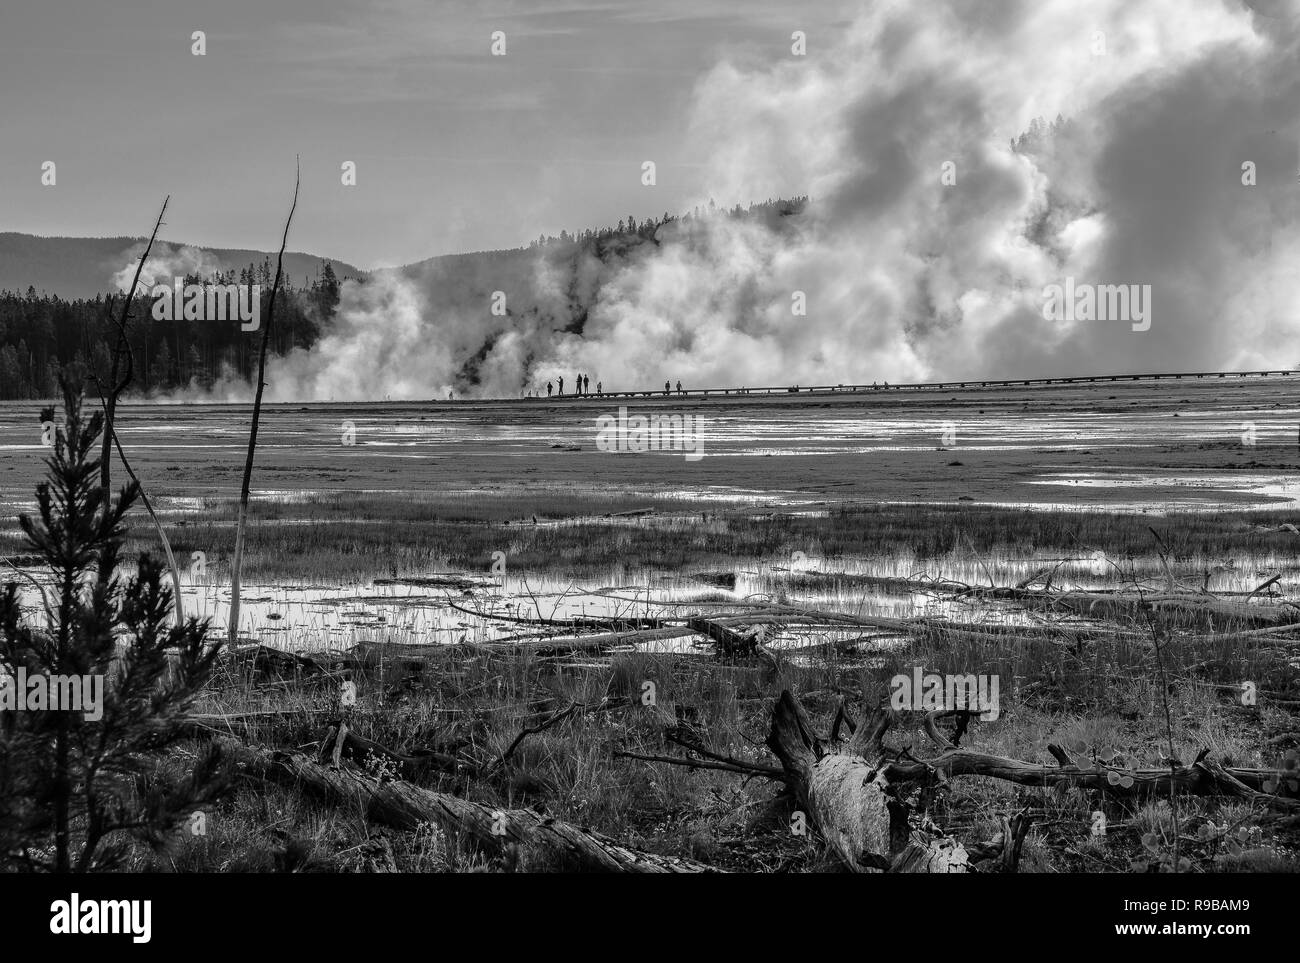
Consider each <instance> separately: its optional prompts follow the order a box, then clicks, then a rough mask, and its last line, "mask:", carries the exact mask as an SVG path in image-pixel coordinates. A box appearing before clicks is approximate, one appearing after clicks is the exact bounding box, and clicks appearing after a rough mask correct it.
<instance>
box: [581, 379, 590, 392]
mask: <svg viewBox="0 0 1300 963" xmlns="http://www.w3.org/2000/svg"><path fill="white" fill-rule="evenodd" d="M582 393H583V394H584V395H589V394H591V375H583V376H582Z"/></svg>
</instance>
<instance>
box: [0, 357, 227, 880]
mask: <svg viewBox="0 0 1300 963" xmlns="http://www.w3.org/2000/svg"><path fill="white" fill-rule="evenodd" d="M77 374H78V373H77V372H73V373H72V374H71V375H68V374H65V376H64V377H63V378H62V384H61V387H62V390H63V423H62V425H61V426H60V431H58V432H56V433H54V437H53V438H52V441H53V442H54V447H53V454H52V455H51V456H50V457H49V458H48V459H47V460H46V465H47V473H46V477H47V479H48V480H47V481H44V482H42V483H40V484H39V485H38V486H37V488H36V505H37V512H36V516H35V517H32V516H29V515H20V516H19V526H20V527H21V528H22V530H23V533H24V535H25V536H26V541H27V545H28V548H29V550H30V551H31V552H32V553H34V554H36V555H38V556H40V557H41V558H42V559H43V560H44V568H45V572H44V575H45V578H44V579H43V580H41V584H40V587H41V589H42V591H41V596H40V599H39V608H40V610H41V613H42V615H40V616H37V617H36V618H30V617H29V613H27V612H25V611H24V608H23V606H22V605H20V596H19V584H18V583H17V582H10V583H9V584H7V585H5V586H4V587H3V589H2V590H0V667H2V668H3V670H4V671H3V673H0V684H2V685H3V686H6V687H9V690H10V691H9V692H8V693H0V694H2V695H3V696H5V697H4V698H0V871H4V869H6V868H16V869H19V870H26V871H53V872H89V871H95V870H103V869H111V868H114V867H116V866H120V865H121V864H122V863H123V862H124V861H125V859H126V858H127V856H128V855H129V853H130V848H131V847H130V843H131V839H132V838H135V839H138V840H140V841H143V842H145V843H147V844H149V845H151V846H153V847H155V848H161V847H162V846H164V845H165V843H166V841H167V839H168V837H169V834H171V833H173V832H174V831H175V829H176V827H177V824H178V823H180V822H181V821H182V820H183V819H185V818H187V817H188V816H189V815H190V813H192V812H193V811H194V809H195V807H196V806H198V805H200V804H202V803H204V802H207V801H210V800H211V799H212V798H213V796H214V795H215V794H216V792H218V791H219V789H220V788H221V786H222V784H223V782H224V777H223V775H222V772H221V770H222V767H221V766H220V765H219V763H218V759H217V756H216V754H215V753H213V752H211V751H207V752H204V753H202V754H201V755H200V757H199V759H198V760H197V761H196V762H195V764H194V766H193V768H192V770H190V771H189V772H188V773H186V774H181V775H177V774H175V773H173V772H170V771H169V768H170V767H166V766H164V765H162V760H161V758H160V755H161V753H163V752H165V751H166V750H167V749H168V747H169V746H171V745H172V744H174V743H175V742H177V741H178V740H180V739H181V738H183V737H184V735H185V732H186V731H187V730H186V729H185V727H184V725H183V722H182V718H181V716H182V715H183V713H184V712H185V710H186V708H187V707H188V705H189V703H190V702H191V701H192V700H193V699H194V698H195V696H196V695H197V694H198V692H199V690H200V688H201V687H202V686H203V684H204V683H205V682H206V680H207V679H208V676H209V674H210V673H211V670H212V667H213V664H214V661H215V659H216V657H217V653H218V651H219V648H220V646H219V644H209V643H207V642H206V640H205V635H206V632H207V622H206V620H205V621H203V622H199V621H198V620H197V619H194V618H191V619H189V620H188V622H187V623H186V624H185V625H183V626H173V625H171V624H170V612H171V608H172V596H171V590H170V589H169V588H168V587H167V586H166V584H165V583H164V581H163V571H164V570H163V567H162V566H161V565H160V564H159V563H157V562H155V561H154V560H153V559H152V558H150V557H149V555H147V554H144V555H141V556H140V559H139V563H138V566H137V570H136V574H135V575H134V576H131V577H129V578H126V579H125V580H124V579H123V578H122V576H121V575H120V574H119V572H118V567H119V555H120V552H121V547H122V541H123V537H124V533H125V527H124V520H125V518H126V515H127V512H128V511H129V510H130V509H131V507H132V505H133V504H134V503H135V500H136V498H137V496H138V494H139V492H138V489H137V488H136V486H135V485H134V484H131V485H128V486H127V487H125V488H123V489H122V490H121V492H120V493H119V494H118V496H117V498H116V499H115V500H114V499H113V498H111V496H109V495H108V494H107V493H105V491H104V489H103V488H102V487H101V486H100V478H99V459H98V457H97V452H98V450H99V446H98V439H99V436H100V432H101V431H102V428H103V415H102V414H101V413H100V412H98V411H97V412H95V413H94V415H92V416H91V417H90V418H89V420H87V419H86V418H85V417H84V416H83V414H82V408H81V404H82V399H81V395H80V391H79V390H78V388H77V387H75V386H76V385H78V384H80V383H81V378H80V377H77ZM54 415H55V413H54V410H53V409H52V408H47V409H46V410H45V411H44V412H42V419H43V420H44V421H45V422H53V419H54ZM32 581H33V582H36V581H37V580H36V579H33V580H32ZM42 616H43V617H42ZM20 674H23V675H25V678H26V681H27V688H28V689H29V690H31V691H37V690H38V689H39V688H40V685H42V684H43V685H45V686H46V687H47V688H46V690H45V691H46V692H47V693H53V692H54V691H56V688H58V687H62V690H63V692H64V693H65V694H66V693H69V692H75V691H79V692H80V699H76V700H74V701H75V702H79V703H80V706H79V707H75V706H74V708H72V709H71V710H69V709H68V708H66V701H67V700H66V699H65V701H64V703H61V705H60V708H58V709H57V710H56V709H54V708H52V701H53V700H52V699H51V698H49V697H48V696H47V698H46V699H44V700H43V701H42V705H43V708H37V707H35V703H34V702H33V703H32V705H26V704H25V703H26V702H31V701H32V700H31V699H30V698H28V697H26V696H24V693H22V692H20V691H19V690H18V686H17V682H18V679H19V677H20ZM34 678H35V679H38V680H41V681H40V682H38V684H37V686H36V687H35V688H34V689H33V688H32V686H33V683H32V680H33V679H34ZM72 680H76V682H75V683H74V682H73V681H72ZM94 680H99V681H98V683H97V684H96V683H95V681H94ZM96 691H97V692H98V696H95V695H94V693H95V692H96ZM96 701H97V702H98V705H95V704H94V703H95V702H96Z"/></svg>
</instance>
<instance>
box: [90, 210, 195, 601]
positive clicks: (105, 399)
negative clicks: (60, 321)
mask: <svg viewBox="0 0 1300 963" xmlns="http://www.w3.org/2000/svg"><path fill="white" fill-rule="evenodd" d="M170 200H171V195H170V194H168V195H167V197H165V198H163V205H162V210H160V211H159V212H158V220H157V221H155V222H154V226H153V233H152V234H150V235H149V242H148V243H147V244H145V246H144V251H143V252H142V253H141V255H140V262H139V263H138V264H137V265H136V266H135V277H134V278H132V280H131V287H130V289H129V290H128V291H127V292H126V298H125V299H124V300H123V302H122V314H121V317H119V318H118V320H117V341H116V342H115V343H114V345H113V363H112V368H111V370H110V373H109V385H108V392H107V393H105V392H104V390H103V388H102V386H101V387H100V398H99V400H100V404H101V405H102V406H103V408H104V438H103V440H102V441H101V442H100V457H99V484H100V487H101V488H102V489H103V491H104V503H105V505H107V504H108V498H109V495H110V491H109V486H110V484H111V481H112V463H113V446H116V447H117V454H118V457H119V458H121V459H122V467H123V468H124V469H125V470H126V474H127V476H128V477H129V478H130V479H131V480H132V481H133V482H135V483H136V485H137V486H138V487H139V489H140V499H141V501H142V502H143V504H144V507H145V510H146V511H147V512H148V513H149V517H150V518H151V519H152V520H153V527H154V531H155V532H157V533H158V540H159V541H160V542H162V547H163V554H164V555H166V556H167V568H168V570H169V571H170V572H171V576H172V596H173V599H172V617H173V619H174V620H175V622H176V624H177V625H183V624H184V622H185V612H184V609H183V607H182V600H181V573H180V569H179V568H178V567H177V565H176V556H175V555H174V554H173V553H172V545H171V542H170V541H169V540H168V538H167V533H166V532H165V531H164V530H163V527H162V522H161V521H160V520H159V518H158V513H157V512H155V511H154V509H153V503H152V502H150V501H149V495H148V494H147V493H146V492H145V490H144V486H143V485H142V484H140V479H139V478H138V477H136V474H135V472H134V471H132V470H131V464H130V462H128V461H127V458H126V452H124V451H123V450H122V441H121V439H120V438H119V437H118V435H117V430H116V420H117V399H118V398H119V397H121V394H122V392H123V391H125V390H126V389H127V387H128V386H129V385H130V384H131V379H132V377H133V376H134V374H135V356H134V355H133V354H132V352H131V345H130V343H129V342H128V341H127V335H126V325H127V322H128V321H130V320H131V304H132V302H133V301H134V299H135V292H136V288H137V287H138V286H139V284H140V274H141V273H142V272H143V271H144V265H145V262H146V261H148V260H149V252H151V251H152V250H153V244H154V241H155V240H157V238H158V229H159V228H160V227H161V226H162V220H163V215H164V214H166V213H167V204H168V202H169V201H170ZM109 312H110V317H111V316H112V315H111V312H112V299H111V298H110V299H109ZM124 357H125V359H126V372H125V374H122V377H121V379H120V380H119V378H118V375H119V374H120V373H121V365H122V359H123V358H124ZM94 376H95V383H96V385H98V384H99V374H98V372H96V373H95V375H94Z"/></svg>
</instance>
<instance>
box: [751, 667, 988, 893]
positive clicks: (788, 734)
mask: <svg viewBox="0 0 1300 963" xmlns="http://www.w3.org/2000/svg"><path fill="white" fill-rule="evenodd" d="M889 722H890V718H889V714H888V711H887V710H880V709H878V710H876V711H875V712H874V713H873V714H872V715H871V717H870V718H868V719H867V720H866V721H864V722H863V723H862V724H861V725H859V726H858V728H857V731H856V732H855V733H854V735H853V740H852V742H850V743H849V750H850V751H849V752H848V753H827V752H825V751H824V748H823V746H822V745H821V742H820V740H819V739H818V738H817V736H816V734H815V733H814V732H813V728H812V723H811V722H810V721H809V719H808V715H807V713H805V712H804V709H803V706H801V705H800V704H799V701H798V700H797V699H796V698H795V697H794V696H793V695H791V694H790V692H789V691H788V690H787V691H785V692H782V693H781V698H780V699H779V700H778V701H777V704H776V708H775V709H774V710H773V712H772V730H771V732H770V733H769V735H768V737H767V745H768V748H769V749H771V750H772V752H773V754H775V756H776V757H777V759H779V760H780V762H781V765H782V766H783V767H784V769H785V772H786V782H787V784H788V785H789V786H790V788H791V789H792V790H793V791H794V794H795V798H796V800H797V801H798V804H799V805H800V807H802V809H803V811H804V812H805V813H806V814H807V817H808V819H809V821H810V822H811V823H812V825H813V827H814V828H815V829H816V830H817V831H818V832H819V833H820V834H821V836H822V838H823V839H825V840H826V845H827V846H828V847H829V848H830V850H831V852H832V853H834V854H835V856H836V857H838V858H839V860H840V861H841V862H842V863H843V864H844V865H845V866H847V867H848V868H849V869H850V870H852V871H853V872H858V873H860V872H870V871H872V870H887V869H894V870H896V871H901V872H911V873H963V872H966V871H968V870H969V869H970V858H969V856H968V854H967V853H966V850H965V849H964V848H963V847H962V846H961V844H960V843H958V842H957V841H956V840H953V839H948V838H946V837H939V836H933V835H931V834H929V833H927V832H925V831H923V830H919V829H913V828H912V827H911V826H910V824H909V822H908V815H909V808H908V806H907V805H906V804H905V803H904V802H903V801H902V800H900V799H898V798H897V797H896V795H895V792H894V786H893V785H892V784H891V781H890V778H891V777H890V773H889V770H888V768H887V767H886V766H885V765H882V762H883V757H884V749H883V746H882V744H881V740H882V739H883V738H884V735H885V731H886V730H887V729H888V728H889Z"/></svg>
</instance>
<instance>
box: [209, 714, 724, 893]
mask: <svg viewBox="0 0 1300 963" xmlns="http://www.w3.org/2000/svg"><path fill="white" fill-rule="evenodd" d="M220 745H221V748H222V750H223V751H224V752H226V753H227V754H228V755H229V756H230V757H231V758H232V759H233V760H235V761H236V762H238V763H241V764H243V766H244V770H245V772H246V773H247V774H249V775H250V776H253V777H256V778H261V779H266V780H269V781H274V782H278V783H282V784H286V785H290V786H294V787H300V788H306V789H307V790H309V791H310V792H312V793H313V794H315V795H317V796H319V797H321V798H324V799H328V800H332V801H336V802H343V803H354V804H359V805H360V806H361V808H362V809H363V811H364V812H365V813H366V815H367V816H368V817H369V818H371V819H374V820H376V821H377V822H381V823H384V824H386V825H389V826H393V827H396V828H398V829H404V830H408V831H413V830H415V829H417V828H418V827H419V826H420V825H421V824H422V823H429V824H432V825H434V826H437V827H438V828H439V829H441V830H442V831H443V832H444V833H446V834H447V836H448V837H450V838H453V839H467V840H469V841H472V842H473V843H474V844H475V845H476V846H477V847H478V848H479V849H480V850H482V851H483V852H485V853H487V854H489V855H493V856H499V855H505V854H506V853H507V851H508V848H509V847H512V846H526V847H531V848H536V849H539V850H541V851H544V852H545V853H546V854H547V856H548V861H549V862H550V863H552V864H554V865H557V866H565V867H568V868H572V869H575V870H583V871H589V872H590V871H594V872H614V873H701V872H714V871H716V870H714V868H713V867H711V866H707V865H705V864H703V863H698V862H695V861H694V860H690V859H683V858H679V857H676V856H661V855H659V854H657V853H648V852H644V851H642V850H637V849H632V848H630V847H627V846H621V845H619V844H618V843H616V842H614V841H613V840H611V839H609V838H608V837H606V836H604V835H602V834H601V833H597V832H595V831H593V830H589V829H583V828H582V827H580V826H575V825H573V824H572V823H566V822H562V821H560V820H558V819H553V818H551V817H549V816H543V815H541V814H540V813H536V812H533V811H532V810H528V809H493V808H492V807H490V806H483V805H480V804H478V803H474V802H470V801H469V800H466V799H461V798H459V797H457V796H451V795H448V794H446V793H440V792H434V791H432V790H430V789H424V788H421V787H420V786H416V785H413V784H411V783H409V782H405V781H403V780H382V781H381V780H378V779H374V778H371V777H369V776H366V775H363V774H361V773H359V772H357V771H356V770H355V769H352V768H350V767H347V766H343V767H339V768H337V769H335V768H329V767H326V766H322V765H319V764H318V763H316V762H313V761H312V760H311V759H309V758H307V757H306V756H304V755H303V754H301V753H297V752H272V751H270V750H267V749H260V748H256V747H253V746H247V745H244V744H243V743H240V742H236V741H235V740H233V739H222V740H221V741H220Z"/></svg>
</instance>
